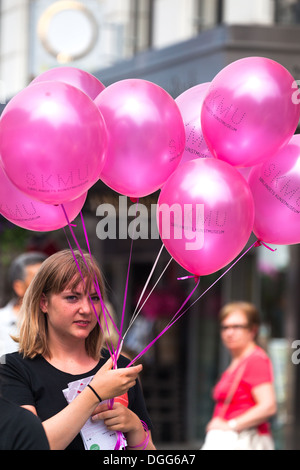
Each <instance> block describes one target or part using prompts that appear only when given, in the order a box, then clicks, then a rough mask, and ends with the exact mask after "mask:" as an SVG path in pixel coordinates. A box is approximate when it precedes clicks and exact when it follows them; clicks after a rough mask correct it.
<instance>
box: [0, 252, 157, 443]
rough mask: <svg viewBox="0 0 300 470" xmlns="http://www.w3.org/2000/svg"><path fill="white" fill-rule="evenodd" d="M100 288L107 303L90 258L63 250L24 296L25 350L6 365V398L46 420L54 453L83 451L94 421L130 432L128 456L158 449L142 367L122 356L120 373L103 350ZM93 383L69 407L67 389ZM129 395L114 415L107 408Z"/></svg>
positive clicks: (21, 344) (3, 370) (46, 263)
mask: <svg viewBox="0 0 300 470" xmlns="http://www.w3.org/2000/svg"><path fill="white" fill-rule="evenodd" d="M74 257H75V259H76V261H75V260H74ZM97 285H98V286H99V288H100V292H101V297H102V299H105V293H104V284H103V279H102V275H101V272H100V270H99V267H98V265H97V263H96V261H95V260H94V259H93V258H92V257H90V255H89V254H87V253H84V259H83V258H82V256H81V254H80V253H79V252H78V251H75V252H74V253H72V252H71V251H70V250H63V251H60V252H58V253H56V254H54V255H52V256H50V257H49V258H48V259H47V260H46V261H44V263H43V264H42V266H41V268H40V270H39V271H38V273H37V274H36V276H35V277H34V279H33V280H32V282H31V284H30V286H29V288H28V290H27V292H26V294H25V297H24V301H23V306H22V310H23V312H22V315H23V323H22V325H21V328H20V337H19V339H18V340H19V351H18V352H16V353H12V354H7V355H6V357H5V361H3V360H2V363H3V362H4V364H3V365H2V366H1V376H2V378H3V386H2V394H3V396H4V397H6V398H8V399H9V400H10V401H13V402H15V403H16V404H18V405H19V406H22V407H24V408H27V409H28V410H30V411H31V412H32V413H34V414H36V415H37V416H38V417H39V418H40V419H41V421H42V422H43V426H44V429H45V431H46V435H47V438H48V441H49V444H50V448H51V449H70V450H72V449H84V448H85V447H84V443H83V440H82V437H81V435H80V430H81V429H82V427H83V426H84V424H85V423H86V422H87V420H88V419H89V418H90V417H91V416H92V420H93V421H94V422H96V421H97V420H99V419H100V420H103V421H104V423H105V425H106V426H107V428H108V429H109V430H110V431H120V432H122V433H124V435H125V437H126V440H127V446H128V448H129V449H130V448H134V449H143V448H144V447H145V446H146V448H147V449H154V445H153V443H152V439H151V434H150V429H151V422H150V419H149V416H148V413H147V410H146V407H145V403H144V399H143V395H142V391H141V387H140V384H139V380H137V378H138V374H139V372H140V371H141V370H142V366H141V365H137V366H133V367H126V366H127V365H128V363H129V362H128V360H127V359H126V358H124V357H123V356H120V358H119V359H118V367H117V368H114V367H113V364H112V359H111V357H110V354H109V353H108V351H107V349H105V348H103V346H105V344H103V341H104V340H103V338H104V334H103V332H104V331H105V322H104V315H103V313H102V311H101V303H102V300H101V299H100V298H99V296H98V294H97ZM99 322H100V324H101V325H102V327H100V325H99ZM90 377H92V379H91V381H90V383H89V385H88V386H86V387H85V388H84V389H83V390H82V391H81V393H78V396H76V398H75V399H74V400H73V401H72V402H71V403H70V404H68V403H67V401H66V399H65V396H64V394H63V390H65V389H66V388H67V387H68V384H69V383H71V382H74V381H76V380H82V379H87V378H90ZM88 380H89V379H88ZM124 394H126V395H125V400H124V399H123V400H122V403H120V402H119V400H118V399H117V398H116V399H115V400H114V404H113V407H112V409H111V407H110V406H109V403H100V400H108V399H112V398H114V397H119V396H122V395H124ZM99 403H100V404H99ZM127 403H128V404H127ZM145 424H146V426H145ZM148 431H149V432H148ZM100 448H101V446H100Z"/></svg>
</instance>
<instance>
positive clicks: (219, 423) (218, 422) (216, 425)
mask: <svg viewBox="0 0 300 470" xmlns="http://www.w3.org/2000/svg"><path fill="white" fill-rule="evenodd" d="M212 429H221V430H223V431H228V430H230V429H231V428H230V427H229V426H228V421H226V420H225V419H222V418H218V417H216V418H213V419H212V420H211V421H210V422H209V423H208V425H207V426H206V432H207V431H211V430H212Z"/></svg>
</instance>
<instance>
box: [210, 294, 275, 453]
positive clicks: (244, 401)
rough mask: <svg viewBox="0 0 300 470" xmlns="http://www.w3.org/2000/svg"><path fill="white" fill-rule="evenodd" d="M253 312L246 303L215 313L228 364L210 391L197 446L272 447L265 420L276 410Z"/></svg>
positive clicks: (269, 371) (267, 362) (269, 366)
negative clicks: (211, 401)
mask: <svg viewBox="0 0 300 470" xmlns="http://www.w3.org/2000/svg"><path fill="white" fill-rule="evenodd" d="M259 323H260V322H259V313H258V310H257V309H256V307H255V306H254V305H253V304H251V303H248V302H232V303H229V304H227V305H225V306H224V307H223V308H222V309H221V311H220V328H221V338H222V342H223V344H224V346H225V348H227V350H228V351H229V353H230V356H231V361H230V364H229V367H228V368H227V369H226V370H225V372H224V373H223V374H222V376H221V378H220V380H219V381H218V383H217V384H216V386H215V388H214V390H213V398H214V401H215V408H214V412H213V417H212V419H211V421H210V422H209V423H208V425H207V427H206V432H207V434H206V439H205V443H204V446H203V448H202V449H203V450H210V449H214V450H222V449H224V448H225V449H228V450H274V443H273V439H272V435H271V430H270V424H269V422H268V420H269V418H270V417H271V416H273V415H274V414H275V413H276V397H275V391H274V384H273V371H272V364H271V361H270V359H269V357H268V355H267V353H266V352H265V351H264V350H263V349H262V348H261V347H259V346H258V345H257V343H256V337H257V334H258V329H259Z"/></svg>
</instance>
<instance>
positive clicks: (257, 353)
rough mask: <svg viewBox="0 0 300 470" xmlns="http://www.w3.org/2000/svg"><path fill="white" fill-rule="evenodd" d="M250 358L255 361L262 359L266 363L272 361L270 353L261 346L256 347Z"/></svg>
mask: <svg viewBox="0 0 300 470" xmlns="http://www.w3.org/2000/svg"><path fill="white" fill-rule="evenodd" d="M250 357H253V358H254V359H256V360H257V359H262V360H264V361H270V358H269V356H268V353H267V352H266V351H265V350H264V349H263V348H262V347H260V346H258V345H256V346H255V349H254V351H253V353H252V354H251V356H250Z"/></svg>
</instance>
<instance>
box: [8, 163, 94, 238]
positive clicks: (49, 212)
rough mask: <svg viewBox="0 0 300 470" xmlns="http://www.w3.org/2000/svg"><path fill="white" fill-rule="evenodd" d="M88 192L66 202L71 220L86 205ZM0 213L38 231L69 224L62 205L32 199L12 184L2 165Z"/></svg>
mask: <svg viewBox="0 0 300 470" xmlns="http://www.w3.org/2000/svg"><path fill="white" fill-rule="evenodd" d="M86 196H87V193H85V194H82V195H81V196H79V197H78V198H77V199H74V201H70V202H67V203H66V204H64V209H65V211H66V214H67V217H68V219H69V222H72V221H73V220H74V219H75V218H76V217H77V215H78V214H79V213H80V211H81V209H82V208H83V206H84V203H85V200H86ZM0 214H1V215H3V217H5V218H6V219H7V220H9V221H10V222H12V223H13V224H15V225H17V226H19V227H22V228H25V229H28V230H32V231H37V232H48V231H52V230H58V229H60V228H62V227H65V226H66V225H67V223H68V222H67V219H66V215H65V213H64V211H63V209H62V207H61V206H60V205H58V206H54V205H52V204H44V203H42V202H39V201H36V200H35V199H31V198H30V197H29V196H27V195H26V194H24V193H22V192H21V191H20V190H19V189H18V188H17V187H16V186H14V185H13V184H12V182H11V181H10V179H9V178H8V177H7V176H6V174H5V172H4V170H3V169H2V167H1V165H0Z"/></svg>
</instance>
